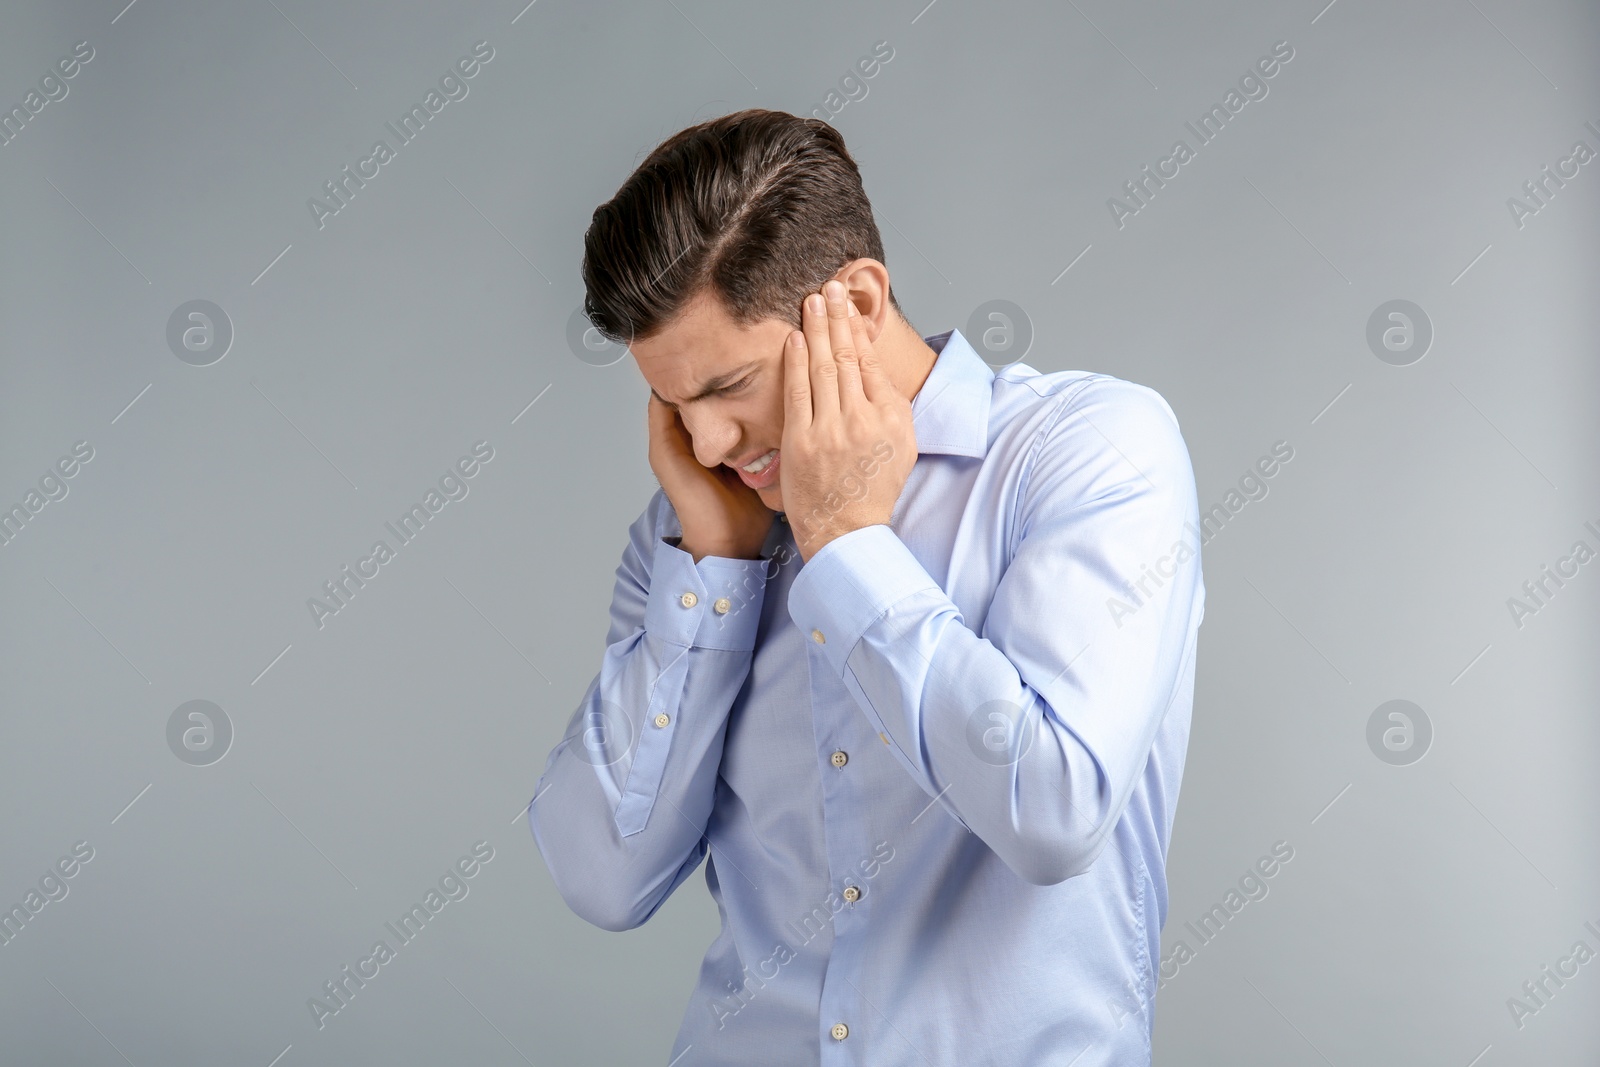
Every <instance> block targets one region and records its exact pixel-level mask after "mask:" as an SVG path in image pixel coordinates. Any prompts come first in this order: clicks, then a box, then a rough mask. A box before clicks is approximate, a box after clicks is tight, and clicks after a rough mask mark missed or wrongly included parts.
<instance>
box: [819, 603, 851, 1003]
mask: <svg viewBox="0 0 1600 1067" xmlns="http://www.w3.org/2000/svg"><path fill="white" fill-rule="evenodd" d="M811 640H813V641H815V642H816V643H817V644H819V645H820V644H822V643H823V642H824V641H826V640H827V638H825V637H823V636H822V631H821V630H812V631H811ZM839 1025H840V1026H843V1025H844V1024H843V1023H840V1024H839Z"/></svg>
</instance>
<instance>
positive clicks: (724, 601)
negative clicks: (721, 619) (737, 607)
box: [711, 596, 733, 615]
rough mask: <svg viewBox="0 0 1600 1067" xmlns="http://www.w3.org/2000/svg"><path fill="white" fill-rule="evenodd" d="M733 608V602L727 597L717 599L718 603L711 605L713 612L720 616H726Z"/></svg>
mask: <svg viewBox="0 0 1600 1067" xmlns="http://www.w3.org/2000/svg"><path fill="white" fill-rule="evenodd" d="M731 607H733V602H732V601H731V600H729V599H728V598H727V597H725V596H719V597H717V600H716V603H714V604H712V605H711V610H712V611H715V612H716V613H717V614H718V615H726V614H727V613H728V609H729V608H731Z"/></svg>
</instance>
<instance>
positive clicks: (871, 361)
mask: <svg viewBox="0 0 1600 1067" xmlns="http://www.w3.org/2000/svg"><path fill="white" fill-rule="evenodd" d="M583 274H584V281H585V284H586V286H587V289H588V296H587V299H586V301H585V311H586V313H587V314H588V316H589V318H590V321H591V322H592V323H593V324H594V326H595V328H596V329H597V330H599V331H600V332H601V333H603V334H605V335H607V336H608V337H610V338H611V339H613V340H615V341H619V342H622V343H626V344H628V345H629V347H630V349H631V351H632V353H633V355H634V358H635V359H636V361H637V362H638V365H639V369H640V371H641V372H642V373H643V375H644V377H645V379H646V381H648V382H649V384H650V386H651V396H650V399H649V402H648V419H649V427H650V456H649V459H650V466H651V468H652V469H653V470H654V471H655V474H656V477H657V479H658V480H659V481H660V484H661V489H660V490H659V491H657V492H656V493H655V494H654V495H653V496H652V497H651V499H650V502H649V503H648V504H647V505H646V507H645V509H644V512H643V514H641V515H640V516H639V518H638V520H637V521H636V522H634V524H633V526H632V528H631V529H630V531H629V542H628V545H627V547H626V548H625V550H624V551H623V555H622V562H621V565H620V566H619V567H618V568H617V572H616V587H615V592H614V595H613V599H612V602H611V626H610V632H609V633H608V634H607V637H606V648H605V653H604V656H603V658H602V661H601V664H600V670H599V672H598V674H597V675H596V676H595V678H594V680H593V682H592V683H591V684H590V686H589V689H588V692H587V693H586V694H585V696H584V699H583V702H582V704H581V705H580V706H579V708H578V709H577V712H576V713H575V714H574V715H573V717H572V720H571V723H570V725H569V727H568V729H567V731H566V736H565V737H563V738H562V740H561V742H560V743H559V744H557V745H556V746H555V749H554V750H553V751H552V752H551V753H550V754H549V758H548V760H547V762H546V764H545V768H544V773H543V775H542V776H541V777H540V779H539V782H538V785H537V788H536V790H535V794H534V800H533V802H532V804H531V805H530V809H529V821H530V824H531V826H532V830H533V835H534V838H535V839H536V841H537V842H538V847H539V850H540V852H541V853H542V855H543V856H544V859H545V862H546V864H547V865H548V866H549V869H550V872H551V875H552V876H553V878H554V880H555V883H556V885H557V887H558V888H559V890H560V892H561V894H562V897H563V898H564V899H565V900H566V901H567V903H568V905H569V906H570V907H571V908H572V909H573V910H574V911H575V912H576V913H577V914H579V915H580V916H582V917H583V918H584V919H586V920H588V921H589V922H592V923H594V924H596V925H598V926H600V927H603V928H605V929H607V930H626V929H630V928H632V927H636V926H638V925H640V924H641V923H643V922H645V921H646V920H648V919H649V918H650V916H651V915H653V914H655V912H656V910H657V909H658V908H660V907H661V905H662V903H663V902H664V901H665V900H666V899H667V897H668V896H669V895H670V894H671V893H672V892H673V890H675V889H677V887H678V886H679V885H680V884H681V883H682V882H683V881H684V880H685V879H686V878H688V877H689V875H690V874H692V873H693V872H694V870H695V868H696V867H697V866H699V864H700V862H701V860H702V859H703V858H705V856H706V852H707V850H708V848H709V850H710V853H711V857H710V859H709V860H707V861H706V885H707V887H708V888H709V889H710V891H711V894H712V897H713V898H714V899H715V900H716V901H717V906H718V908H719V910H720V912H721V915H722V930H721V933H720V934H719V935H718V937H717V938H716V940H715V941H714V942H713V943H712V944H711V946H710V949H709V950H708V951H707V953H706V956H705V961H704V963H703V964H702V966H701V970H700V977H699V983H698V987H697V988H696V990H695V992H694V995H693V998H692V1000H691V1002H690V1004H689V1006H688V1009H687V1011H686V1013H685V1015H684V1020H683V1024H682V1027H681V1028H680V1030H679V1033H678V1037H677V1041H676V1042H675V1044H674V1045H673V1048H672V1052H671V1057H670V1062H672V1063H673V1064H674V1067H697V1065H713V1064H714V1065H729V1067H732V1065H738V1067H750V1065H754V1064H760V1065H769V1064H783V1065H787V1064H819V1065H844V1064H851V1065H863V1067H865V1065H870V1067H913V1065H918V1067H926V1065H929V1064H939V1065H945V1064H956V1065H960V1067H978V1065H983V1064H993V1065H1018V1067H1022V1065H1027V1067H1034V1065H1043V1064H1056V1065H1063V1067H1064V1065H1066V1064H1068V1063H1071V1064H1073V1065H1074V1067H1110V1065H1115V1067H1132V1065H1135V1064H1148V1063H1149V1060H1150V1034H1151V1029H1152V1026H1153V1023H1154V997H1155V990H1156V978H1155V965H1156V963H1157V962H1158V960H1159V955H1160V932H1161V926H1162V923H1163V922H1164V921H1165V919H1166V911H1167V898H1166V877H1165V859H1166V854H1167V844H1168V839H1169V835H1170V833H1171V829H1172V821H1173V813H1174V808H1175V805H1176V803H1177V797H1178V787H1179V781H1180V778H1181V775H1182V771H1183V763H1184V756H1185V754H1186V750H1187V746H1188V738H1189V719H1190V710H1191V704H1192V700H1193V681H1194V667H1195V651H1196V638H1197V632H1198V628H1199V625H1200V620H1201V615H1202V613H1203V610H1204V597H1205V590H1204V586H1203V584H1202V581H1201V575H1200V558H1199V540H1198V536H1197V528H1196V520H1197V510H1198V509H1197V504H1196V499H1195V486H1194V476H1193V471H1192V469H1191V467H1190V462H1189V456H1188V451H1187V449H1186V447H1185V445H1184V442H1183V438H1182V436H1181V435H1180V433H1179V430H1178V424H1177V420H1176V419H1175V418H1174V416H1173V414H1172V411H1171V409H1170V408H1169V407H1168V405H1167V404H1166V402H1165V401H1164V400H1163V399H1162V398H1161V397H1160V396H1159V395H1158V394H1157V393H1155V392H1154V391H1152V390H1150V389H1148V388H1146V387H1144V386H1141V385H1135V384H1132V383H1129V382H1126V381H1122V380H1119V379H1117V378H1113V377H1109V376H1107V375H1103V374H1094V373H1089V372H1083V371H1060V372H1057V373H1052V374H1041V373H1039V372H1038V371H1036V370H1034V369H1033V368H1031V367H1029V366H1027V365H1025V364H1022V363H1014V364H1012V365H1010V366H1008V367H1006V368H1005V370H1004V371H1003V372H1001V373H999V374H996V373H995V372H994V371H993V370H992V369H991V368H990V367H989V366H988V365H987V364H986V363H984V361H983V360H982V359H981V358H980V357H979V356H978V354H977V353H976V352H975V351H974V350H973V348H972V346H971V345H970V344H969V343H968V342H967V340H966V338H964V337H962V336H961V334H960V332H959V331H958V330H950V331H949V332H947V333H944V334H938V335H935V336H932V337H927V338H923V337H921V336H919V335H918V333H917V331H916V330H915V329H913V328H912V326H911V324H910V323H908V322H907V321H906V320H905V318H904V317H903V316H902V315H901V313H900V310H899V307H898V305H897V303H896V301H895V298H894V294H893V293H892V291H891V290H890V287H889V271H888V268H887V267H886V266H885V265H884V253H883V246H882V242H881V239H880V237H879V234H878V230H877V227H876V226H875V225H874V223H873V219H872V212H871V207H870V205H869V204H868V201H867V198H866V195H865V193H864V192H863V190H862V185H861V179H860V175H859V172H858V171H857V168H856V164H855V162H854V161H853V160H852V158H851V156H850V155H849V153H848V152H847V151H846V149H845V146H844V143H843V141H842V139H841V138H840V136H839V134H838V133H837V132H836V131H835V130H834V129H833V128H832V127H831V126H829V125H827V124H826V123H824V122H821V121H818V120H815V119H801V118H796V117H794V116H792V115H788V114H785V113H783V112H774V111H761V110H752V111H743V112H738V113H736V114H733V115H729V116H725V117H723V118H720V119H716V120H713V121H711V122H707V123H704V124H702V125H699V126H695V127H693V128H690V129H687V130H684V131H682V132H680V133H678V134H676V135H674V136H673V137H671V138H670V139H668V140H667V141H666V142H664V143H663V144H662V145H660V146H659V147H658V148H656V149H655V151H654V152H652V153H651V155H650V156H649V157H648V158H647V159H646V160H645V161H644V163H643V164H641V165H640V167H639V168H638V170H637V171H635V172H634V174H633V175H632V176H631V177H629V178H628V180H627V181H626V182H625V183H624V184H623V186H622V188H621V189H620V190H618V192H617V194H616V196H615V197H613V198H612V199H611V200H610V201H608V202H607V203H605V204H603V205H601V206H600V207H599V208H598V209H597V210H596V211H595V213H594V218H593V222H592V225H591V226H590V228H589V230H588V233H587V234H586V236H585V256H584V261H583ZM813 295H814V298H815V302H816V303H818V304H820V305H821V307H820V309H819V310H814V309H813V308H812V307H811V306H810V304H811V303H812V301H813ZM775 516H776V517H775Z"/></svg>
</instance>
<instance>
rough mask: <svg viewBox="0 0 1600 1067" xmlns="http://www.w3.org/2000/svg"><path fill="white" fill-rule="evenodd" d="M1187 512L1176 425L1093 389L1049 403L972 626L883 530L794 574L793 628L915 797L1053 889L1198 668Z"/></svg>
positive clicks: (1135, 396)
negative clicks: (930, 800) (996, 573)
mask: <svg viewBox="0 0 1600 1067" xmlns="http://www.w3.org/2000/svg"><path fill="white" fill-rule="evenodd" d="M1197 512H1198V506H1197V503H1196V499H1195V486H1194V474H1193V470H1192V468H1191V465H1190V460H1189V454H1188V450H1187V448H1186V447H1185V445H1184V442H1183V438H1182V436H1181V434H1180V433H1179V430H1178V424H1177V419H1176V417H1175V416H1174V415H1173V414H1172V410H1171V408H1170V407H1169V406H1168V405H1167V403H1166V401H1165V400H1164V399H1162V397H1161V396H1160V394H1158V393H1156V392H1155V391H1154V390H1152V389H1149V388H1147V387H1145V386H1141V385H1137V384H1134V383H1132V382H1126V381H1122V380H1121V379H1117V378H1111V377H1106V376H1101V377H1098V378H1094V379H1090V380H1089V382H1088V383H1086V384H1085V385H1083V386H1081V387H1079V388H1078V389H1076V390H1074V391H1071V392H1069V393H1066V394H1064V395H1063V397H1062V399H1061V400H1060V401H1058V403H1057V407H1056V409H1055V411H1054V413H1053V417H1052V418H1050V419H1049V421H1048V422H1047V423H1046V425H1045V426H1044V428H1043V429H1042V430H1041V431H1040V432H1039V434H1038V435H1037V438H1036V440H1035V441H1034V443H1033V444H1032V446H1031V447H1030V451H1029V453H1028V456H1027V458H1026V459H1025V461H1024V468H1023V472H1022V474H1021V477H1020V482H1019V489H1018V491H1017V495H1016V500H1015V509H1014V513H1013V514H1012V515H1009V516H1003V515H1002V516H995V517H994V518H993V520H992V523H993V525H992V527H991V535H992V536H994V537H996V538H1001V537H1004V538H1010V539H1012V541H1011V543H1013V544H1014V545H1015V548H1014V554H1013V555H1012V557H1011V562H1010V564H1009V566H1007V567H1006V569H1005V571H1004V572H1003V574H1002V575H1001V577H1000V580H999V582H998V584H997V586H996V589H995V593H994V596H993V598H992V600H991V601H990V603H989V604H988V605H987V606H986V611H985V612H984V617H983V618H982V619H981V620H978V621H974V622H972V623H970V624H969V622H968V620H967V619H966V618H965V617H964V616H963V615H962V612H961V610H960V609H959V608H958V607H957V606H956V605H955V603H954V602H952V600H951V599H950V597H949V596H948V595H947V594H946V593H945V591H944V590H943V589H942V588H940V586H939V585H938V583H937V582H935V581H934V580H933V578H932V577H931V576H930V575H929V574H928V572H927V570H926V569H924V567H923V566H922V564H921V563H920V562H919V561H918V560H917V558H916V556H914V555H913V554H912V552H911V551H910V549H909V548H907V547H906V545H905V543H904V542H902V541H901V540H900V538H899V536H898V535H897V534H896V533H895V532H894V531H893V530H892V529H891V528H890V527H888V526H885V525H881V524H880V525H874V526H867V527H863V528H861V529H857V530H853V531H851V532H850V533H848V534H845V535H844V536H842V537H839V538H836V539H835V540H833V541H830V542H829V543H828V544H826V545H824V546H823V547H822V548H821V549H820V550H818V552H817V553H816V554H815V555H814V556H813V557H812V558H811V559H810V560H808V561H807V562H806V563H805V565H804V566H803V567H802V568H801V570H800V573H799V574H798V575H797V576H796V578H795V581H794V584H793V585H792V586H791V588H790V593H789V599H788V608H789V613H790V617H791V618H792V619H793V620H794V622H795V623H796V625H798V626H799V627H800V628H801V630H802V632H804V633H807V634H808V635H809V636H810V637H811V638H812V640H813V641H814V642H815V641H816V639H817V638H818V636H819V635H820V637H821V641H820V643H818V645H817V647H818V649H819V651H820V652H821V655H822V658H823V659H824V660H826V662H827V664H828V666H829V667H830V668H831V669H832V670H833V672H834V673H835V674H836V675H837V676H838V677H839V678H840V680H841V681H842V682H843V684H844V685H845V687H846V688H847V689H848V690H849V691H850V692H851V694H852V695H853V696H854V698H855V700H856V702H857V703H858V704H859V705H860V707H861V710H862V712H863V713H864V714H865V715H866V716H867V718H868V719H869V720H870V721H871V722H872V724H873V727H874V728H875V729H877V730H880V731H882V732H883V733H884V734H885V736H886V737H888V738H889V739H890V740H891V746H890V747H891V749H892V751H893V752H894V754H895V756H896V758H897V759H898V761H899V762H900V763H901V764H902V765H903V766H904V767H905V768H906V770H907V771H908V772H909V773H910V774H911V775H912V776H913V778H915V779H916V781H917V782H918V783H919V784H920V785H921V786H922V788H923V789H924V790H926V791H927V793H928V794H929V795H930V796H933V797H935V798H937V799H938V800H939V801H940V802H941V803H943V804H944V805H945V807H946V808H947V810H949V811H950V812H951V814H953V815H954V816H955V817H956V818H957V820H958V821H960V822H961V823H962V824H963V825H964V826H965V827H966V828H967V829H968V830H970V831H972V832H973V833H975V834H977V835H978V836H979V837H980V838H981V839H983V841H984V842H985V843H986V844H987V845H989V847H990V848H992V849H993V850H994V851H995V853H996V854H997V855H999V856H1000V858H1001V859H1002V860H1003V861H1004V862H1005V863H1006V864H1007V866H1009V867H1010V868H1011V869H1012V870H1013V871H1015V872H1016V873H1017V874H1018V875H1019V876H1020V877H1022V878H1024V879H1026V880H1027V881H1029V882H1031V883H1034V884H1038V885H1050V884H1054V883H1057V882H1060V881H1063V880H1065V879H1067V878H1070V877H1073V876H1075V875H1078V874H1081V873H1083V872H1084V871H1086V870H1088V868H1089V867H1090V865H1091V864H1092V863H1093V862H1094V859H1095V857H1096V856H1098V855H1099V853H1100V851H1101V849H1102V848H1103V847H1104V843H1105V841H1106V839H1107V836H1108V835H1109V834H1110V832H1111V830H1112V829H1113V828H1114V827H1115V826H1116V823H1117V821H1118V819H1120V818H1121V816H1122V813H1123V810H1124V809H1125V807H1126V805H1127V803H1128V798H1129V796H1130V795H1131V793H1132V791H1133V788H1134V785H1135V784H1136V782H1137V780H1138V778H1139V776H1140V775H1141V774H1142V772H1143V769H1144V767H1145V764H1146V761H1147V760H1148V758H1149V754H1150V749H1151V746H1152V744H1153V743H1154V739H1155V734H1156V731H1157V729H1158V728H1159V727H1160V725H1161V722H1162V719H1163V718H1164V717H1165V715H1166V711H1167V708H1168V706H1169V705H1170V704H1171V702H1172V699H1173V697H1174V696H1175V695H1176V693H1177V692H1178V690H1179V689H1180V688H1181V684H1180V683H1181V681H1182V677H1183V671H1184V667H1185V665H1186V661H1187V660H1188V658H1189V657H1192V656H1193V655H1194V652H1195V640H1196V632H1197V629H1198V626H1199V622H1200V618H1201V617H1202V615H1203V612H1204V597H1205V589H1204V585H1203V583H1202V580H1201V575H1200V556H1199V553H1200V544H1199V538H1198V530H1197V527H1196V525H1195V524H1196V520H1197V517H1198V516H1197Z"/></svg>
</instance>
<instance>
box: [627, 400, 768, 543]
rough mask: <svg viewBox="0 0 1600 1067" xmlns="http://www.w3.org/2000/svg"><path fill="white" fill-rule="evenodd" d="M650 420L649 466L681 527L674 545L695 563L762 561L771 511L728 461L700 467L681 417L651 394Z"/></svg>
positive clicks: (692, 443)
mask: <svg viewBox="0 0 1600 1067" xmlns="http://www.w3.org/2000/svg"><path fill="white" fill-rule="evenodd" d="M648 418H649V422H650V469H651V470H652V471H654V472H655V476H656V481H658V482H660V483H661V488H662V489H663V490H665V491H666V494H667V500H668V501H670V502H671V504H672V510H673V511H675V512H677V514H678V521H679V523H681V524H682V526H683V540H682V541H681V542H679V544H678V547H679V548H681V549H683V550H684V551H685V552H688V553H689V554H690V555H692V556H693V557H694V561H695V562H696V563H699V562H700V560H701V558H702V557H704V556H724V557H727V558H730V559H760V558H761V547H762V545H764V544H766V540H767V534H768V533H769V532H770V531H771V530H772V523H773V520H774V519H775V518H776V516H775V514H774V513H773V511H772V510H771V509H770V508H768V507H767V506H766V505H765V504H763V503H762V502H761V497H760V496H758V495H757V494H756V491H755V490H754V489H752V488H750V487H749V486H748V485H745V484H744V482H743V481H741V480H740V478H739V476H738V474H736V473H735V472H734V471H732V470H730V469H729V468H728V467H727V466H726V465H723V464H718V465H717V466H716V467H714V468H707V467H705V466H702V465H701V463H700V461H699V460H698V459H696V458H695V456H694V442H693V440H692V439H691V438H690V436H689V431H688V429H687V428H686V427H685V426H684V425H683V420H682V419H681V418H680V417H679V416H678V413H677V412H676V411H674V410H673V409H672V408H669V407H667V406H666V405H665V404H663V403H662V402H661V401H659V400H657V399H656V398H655V394H654V393H652V394H651V396H650V401H649V407H648Z"/></svg>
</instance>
